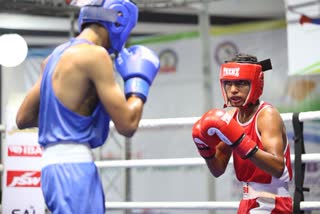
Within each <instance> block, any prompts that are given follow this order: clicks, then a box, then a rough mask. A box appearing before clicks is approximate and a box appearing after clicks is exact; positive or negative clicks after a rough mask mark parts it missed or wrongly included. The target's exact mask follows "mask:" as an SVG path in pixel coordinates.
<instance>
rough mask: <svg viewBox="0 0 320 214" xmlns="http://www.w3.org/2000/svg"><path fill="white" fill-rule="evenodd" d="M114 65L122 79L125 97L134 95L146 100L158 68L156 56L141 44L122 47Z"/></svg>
mask: <svg viewBox="0 0 320 214" xmlns="http://www.w3.org/2000/svg"><path fill="white" fill-rule="evenodd" d="M115 67H116V70H117V71H118V72H119V74H120V75H121V77H122V78H123V80H124V91H125V95H126V97H127V98H128V97H130V96H132V95H135V96H138V97H140V98H141V99H142V100H143V102H146V100H147V97H148V93H149V87H150V86H151V84H152V82H153V80H154V78H155V76H156V75H157V73H158V71H159V68H160V60H159V58H158V56H157V55H156V54H155V53H154V52H153V51H152V50H150V49H149V48H147V47H145V46H142V45H135V46H132V47H130V48H128V49H126V48H123V49H122V50H121V51H120V52H119V54H118V56H117V57H116V59H115Z"/></svg>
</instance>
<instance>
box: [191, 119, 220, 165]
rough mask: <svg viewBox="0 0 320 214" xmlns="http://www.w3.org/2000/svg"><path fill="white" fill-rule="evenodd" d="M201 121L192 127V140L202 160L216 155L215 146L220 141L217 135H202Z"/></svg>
mask: <svg viewBox="0 0 320 214" xmlns="http://www.w3.org/2000/svg"><path fill="white" fill-rule="evenodd" d="M201 119H202V118H201ZM201 119H200V120H198V121H197V122H196V123H195V124H194V125H193V127H192V139H193V142H194V143H195V144H196V146H197V148H198V151H199V154H200V155H201V156H202V157H203V158H204V159H210V158H212V157H214V155H215V154H216V146H217V145H218V144H219V143H220V139H219V137H218V136H217V135H213V136H208V135H202V133H201V131H202V130H201Z"/></svg>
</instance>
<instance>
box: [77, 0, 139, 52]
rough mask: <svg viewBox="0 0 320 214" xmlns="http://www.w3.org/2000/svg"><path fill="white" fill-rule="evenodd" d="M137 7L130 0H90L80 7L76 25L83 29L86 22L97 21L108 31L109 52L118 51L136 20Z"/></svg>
mask: <svg viewBox="0 0 320 214" xmlns="http://www.w3.org/2000/svg"><path fill="white" fill-rule="evenodd" d="M138 14H139V10H138V7H137V6H136V5H135V4H134V3H133V2H132V1H131V0H91V1H90V3H89V4H88V5H85V6H83V7H81V10H80V13H79V18H78V26H79V30H80V31H81V30H83V26H84V24H86V23H98V24H100V25H102V26H103V27H104V28H105V29H107V30H108V32H109V38H110V43H111V44H110V48H108V49H107V50H108V52H109V53H114V52H119V51H120V50H121V49H122V48H123V46H124V44H125V43H126V41H127V39H128V37H129V34H130V33H131V31H132V29H133V28H134V27H135V25H136V23H137V22H138Z"/></svg>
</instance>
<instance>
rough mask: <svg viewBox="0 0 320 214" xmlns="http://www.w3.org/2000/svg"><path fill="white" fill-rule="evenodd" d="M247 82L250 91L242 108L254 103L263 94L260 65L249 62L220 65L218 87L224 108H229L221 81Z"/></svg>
mask: <svg viewBox="0 0 320 214" xmlns="http://www.w3.org/2000/svg"><path fill="white" fill-rule="evenodd" d="M225 80H229V81H234V80H248V81H249V82H250V91H249V94H248V96H247V99H246V101H245V102H244V104H243V105H242V106H244V107H245V106H247V105H248V104H250V103H253V104H254V103H256V102H257V100H258V99H259V97H260V96H261V94H262V92H263V71H262V66H261V65H260V64H258V63H257V64H252V63H250V62H248V63H246V62H227V63H224V64H222V65H221V69H220V85H221V90H222V94H223V98H224V107H227V106H229V101H228V97H227V94H226V91H225V89H224V86H223V81H225Z"/></svg>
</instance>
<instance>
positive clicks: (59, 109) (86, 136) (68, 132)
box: [39, 39, 110, 148]
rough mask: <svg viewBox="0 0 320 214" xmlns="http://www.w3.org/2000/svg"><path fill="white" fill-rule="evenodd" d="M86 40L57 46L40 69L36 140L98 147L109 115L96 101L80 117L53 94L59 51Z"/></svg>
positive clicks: (105, 133) (104, 137)
mask: <svg viewBox="0 0 320 214" xmlns="http://www.w3.org/2000/svg"><path fill="white" fill-rule="evenodd" d="M81 43H89V44H91V43H90V42H89V41H87V40H83V39H82V40H80V39H71V40H70V41H69V42H66V43H64V44H62V45H60V46H58V47H57V48H56V49H55V50H54V51H53V52H52V54H51V56H50V58H49V61H48V63H47V65H46V67H45V70H44V72H43V78H42V82H41V87H40V111H39V143H40V145H42V146H46V145H48V144H52V143H59V142H63V141H72V142H79V143H89V144H90V146H91V148H95V147H98V146H101V145H102V144H103V143H104V142H105V141H106V139H107V137H108V133H109V122H110V117H109V115H108V114H107V113H106V112H105V110H104V108H103V106H102V104H101V103H100V102H99V103H98V104H97V106H96V108H95V109H94V112H93V113H92V115H90V116H82V115H80V114H78V113H75V112H72V111H71V110H70V109H68V108H67V107H65V106H64V105H63V104H62V103H61V102H60V101H59V100H58V98H57V97H56V96H55V94H54V91H53V87H52V74H53V72H54V70H55V67H56V64H57V62H58V61H59V59H60V56H61V54H62V53H63V52H64V50H66V49H67V48H69V47H70V46H72V45H77V44H81Z"/></svg>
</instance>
